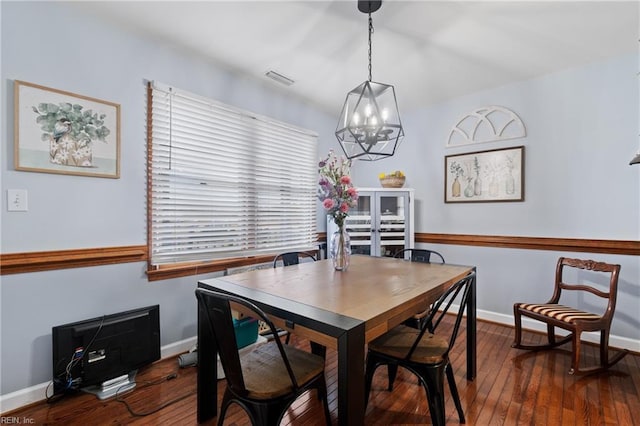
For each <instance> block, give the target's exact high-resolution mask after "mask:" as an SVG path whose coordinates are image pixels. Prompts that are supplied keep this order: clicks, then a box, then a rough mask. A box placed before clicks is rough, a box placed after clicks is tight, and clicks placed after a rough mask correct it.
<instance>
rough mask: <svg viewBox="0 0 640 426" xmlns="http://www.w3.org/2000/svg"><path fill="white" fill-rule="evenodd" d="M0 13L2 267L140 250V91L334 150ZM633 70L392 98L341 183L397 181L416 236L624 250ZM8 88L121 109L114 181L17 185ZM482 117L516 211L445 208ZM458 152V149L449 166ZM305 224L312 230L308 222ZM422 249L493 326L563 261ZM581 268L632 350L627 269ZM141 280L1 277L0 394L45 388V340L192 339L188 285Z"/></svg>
mask: <svg viewBox="0 0 640 426" xmlns="http://www.w3.org/2000/svg"><path fill="white" fill-rule="evenodd" d="M0 7H1V9H0V10H1V20H2V32H1V37H2V39H1V43H2V58H1V59H2V65H1V66H2V69H1V72H2V80H1V82H2V84H1V85H0V88H1V89H2V98H1V103H0V105H1V107H2V109H3V113H2V114H1V119H2V126H1V129H2V130H0V131H1V135H2V140H3V146H2V150H1V151H0V156H1V159H2V161H1V172H2V174H1V177H2V199H3V204H2V208H1V211H0V214H1V215H2V227H1V232H2V236H1V240H2V252H3V253H13V252H26V251H41V250H61V249H71V248H89V247H107V246H124V245H139V244H144V243H145V241H146V231H145V218H146V210H145V199H144V198H145V158H146V157H145V143H146V142H145V103H146V98H145V81H146V80H151V79H155V80H158V81H162V82H164V83H168V84H172V85H175V86H176V87H180V88H182V89H185V90H189V91H191V92H194V93H199V94H201V95H204V96H210V97H212V98H215V99H217V100H220V101H222V102H226V103H229V104H233V105H236V106H238V107H241V108H246V109H249V110H252V111H255V112H257V113H260V114H264V115H269V116H272V117H274V118H277V119H280V120H283V121H288V122H291V123H293V124H296V125H298V126H301V127H306V128H309V129H312V130H315V131H316V132H318V133H319V134H320V139H319V140H320V143H319V149H318V150H319V154H321V155H322V154H324V153H325V152H326V151H327V150H328V149H329V148H330V147H331V148H334V149H338V146H337V144H336V142H335V138H334V136H333V130H334V127H335V117H337V114H338V112H339V111H336V112H335V114H326V113H323V112H321V111H318V110H316V109H315V108H314V107H312V106H310V105H307V104H305V103H304V102H302V101H300V100H297V99H295V98H291V97H289V96H287V95H286V93H285V92H283V91H280V90H278V89H277V88H275V86H272V85H270V84H261V83H259V82H256V81H254V80H251V79H249V78H246V77H243V76H241V75H238V74H236V73H234V72H233V71H232V70H228V69H225V68H224V67H222V66H220V65H219V64H214V63H210V62H206V61H204V60H202V59H200V58H197V57H193V56H190V55H189V53H186V52H180V51H176V50H174V49H173V48H172V47H171V46H168V45H164V44H158V43H156V42H154V41H152V40H145V39H142V38H140V37H138V36H136V35H135V34H131V33H125V32H123V30H122V29H120V28H115V27H109V26H107V25H106V24H104V23H102V22H100V21H99V20H96V19H95V18H94V17H92V16H85V15H82V14H80V12H78V10H77V9H76V8H69V7H68V6H66V5H64V4H61V3H32V2H26V3H13V2H4V1H3V2H2V3H0ZM52 23H55V28H52V25H53V24H52ZM61 52H62V53H61ZM637 63H638V61H637V57H635V56H634V57H625V58H618V59H615V60H612V61H608V62H606V63H602V64H593V65H592V66H589V67H585V68H581V69H576V70H567V71H565V72H562V73H557V74H553V75H549V76H546V77H544V78H540V79H537V80H532V81H527V82H523V83H520V84H515V85H511V86H508V87H503V88H499V89H495V90H489V91H486V92H482V93H477V94H473V95H469V96H466V97H463V98H459V99H455V100H453V101H450V102H447V103H443V104H440V105H435V106H432V107H429V108H424V109H420V110H416V111H403V110H402V99H401V97H400V94H399V95H398V96H399V103H400V107H401V113H403V120H404V124H405V127H406V133H407V137H406V139H405V141H404V143H403V145H402V146H401V147H400V149H399V153H398V155H397V156H396V157H393V158H390V159H388V160H384V161H382V162H375V163H371V164H367V163H357V164H356V165H355V166H354V179H355V181H356V183H357V185H358V186H363V187H364V186H377V185H378V182H377V178H376V176H377V174H378V173H379V172H381V171H391V170H395V169H402V170H404V171H405V172H406V173H407V175H408V182H407V186H411V187H414V188H415V189H416V200H417V210H416V213H417V215H416V218H417V221H416V225H417V226H416V230H417V231H418V232H444V233H471V234H499V235H525V236H549V237H575V238H605V239H606V238H611V239H631V240H638V239H639V238H640V206H639V205H640V167H638V166H634V167H629V166H627V163H628V161H629V159H630V158H631V157H632V155H633V154H634V153H635V151H636V150H637V148H638V80H637V77H635V73H636V71H637ZM14 79H19V80H25V81H29V82H33V83H37V84H41V85H44V86H49V87H54V88H57V89H62V90H68V91H71V92H74V93H79V94H84V95H87V96H92V97H97V98H101V99H105V100H109V101H112V102H117V103H120V104H121V106H122V138H121V139H122V157H121V161H122V162H121V178H120V179H117V180H113V179H100V178H89V177H73V176H63V175H54V174H44V173H29V172H16V171H15V170H14V169H13V154H12V149H13V144H12V141H13V125H12V123H13V80H14ZM350 88H351V87H348V88H346V89H345V90H347V89H350ZM340 101H341V100H338V102H337V103H338V104H339V103H340ZM489 104H497V105H503V106H505V107H508V108H511V109H513V110H514V111H516V112H517V113H518V114H520V116H521V117H522V119H523V121H524V122H525V125H526V126H527V131H528V136H527V138H526V139H522V140H515V141H511V142H509V143H505V144H504V145H501V146H512V145H521V144H524V145H526V188H525V196H526V201H525V202H524V203H486V204H465V205H449V204H444V203H443V202H442V189H443V186H444V182H443V170H442V167H443V166H442V164H443V157H444V155H447V154H449V153H451V152H450V151H451V150H445V149H444V144H445V141H446V137H447V135H448V132H449V130H450V129H451V127H452V125H453V123H454V122H455V121H456V120H457V119H459V118H460V116H461V115H462V114H463V113H466V112H469V111H471V110H472V109H474V108H477V107H480V106H484V105H489ZM337 107H338V108H339V107H340V105H338V106H337ZM491 147H493V146H489V145H483V146H482V147H479V149H489V148H491ZM469 150H471V149H469ZM458 151H463V150H461V149H458V150H454V151H453V152H458ZM9 188H11V189H13V188H16V189H27V190H28V192H29V211H28V212H27V213H14V212H11V213H8V212H7V211H6V190H7V189H9ZM318 218H319V223H318V229H319V230H324V227H325V225H324V221H323V215H322V212H321V211H319V212H318ZM436 248H437V249H439V250H441V251H442V252H443V254H445V256H446V258H447V261H449V262H455V263H471V264H475V265H478V270H479V278H478V285H479V304H478V306H479V309H480V310H481V311H482V312H483V313H485V314H486V316H491V315H493V316H494V317H495V318H497V319H501V318H502V319H506V320H508V315H510V309H511V305H512V303H513V301H515V300H517V299H519V300H528V299H530V298H533V297H534V296H535V297H537V298H539V297H541V296H540V295H542V296H544V297H546V295H547V292H548V288H549V285H550V279H551V277H552V273H553V268H554V265H555V260H556V259H557V257H558V255H560V254H567V253H554V252H536V251H528V250H505V249H498V248H475V247H454V246H441V247H436ZM568 254H569V255H576V256H585V254H575V253H573V254H572V253H568ZM590 257H597V258H598V259H602V260H606V261H615V262H619V263H621V264H622V265H623V271H622V277H621V296H622V297H621V300H620V309H619V314H618V315H616V319H615V321H614V332H615V333H616V334H618V335H619V336H622V337H624V338H627V339H630V341H632V342H634V344H636V345H638V344H640V343H639V342H640V331H638V330H640V323H639V320H638V311H639V306H638V305H639V303H640V302H639V301H640V290H639V283H640V271H639V270H640V260H639V259H638V257H630V256H602V255H593V256H590ZM144 270H145V264H143V263H131V264H122V265H110V266H99V267H92V268H78V269H70V270H61V271H53V272H38V273H30V274H18V275H6V276H2V277H1V278H2V283H1V286H0V297H1V300H0V309H1V311H0V320H1V336H2V338H1V342H0V344H1V346H0V359H1V362H2V365H1V367H0V377H1V384H0V394H2V395H4V394H7V393H9V392H13V391H16V390H19V389H24V388H27V387H29V386H33V385H36V384H40V383H43V382H46V381H48V380H50V378H51V360H50V353H51V336H50V333H51V326H53V325H57V324H61V323H65V322H69V321H75V320H79V319H84V318H88V317H94V316H99V315H102V314H105V313H112V312H117V311H121V310H125V309H129V308H134V307H138V306H144V305H150V304H155V303H159V304H160V305H161V329H162V341H161V343H162V345H168V344H171V343H174V342H177V341H180V340H182V339H187V338H190V337H193V336H194V335H195V322H196V315H195V301H194V297H193V290H194V288H195V285H196V281H197V280H198V279H199V278H202V277H185V278H181V279H175V280H166V281H158V282H151V283H150V282H148V281H147V280H146V276H145V273H144ZM536 300H538V299H536Z"/></svg>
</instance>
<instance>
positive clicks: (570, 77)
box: [354, 55, 640, 350]
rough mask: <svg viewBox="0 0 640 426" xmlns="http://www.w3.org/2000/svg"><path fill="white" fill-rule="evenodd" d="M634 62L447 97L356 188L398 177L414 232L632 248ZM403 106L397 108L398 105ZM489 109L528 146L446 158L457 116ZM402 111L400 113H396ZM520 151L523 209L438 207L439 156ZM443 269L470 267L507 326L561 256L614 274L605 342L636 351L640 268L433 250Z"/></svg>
mask: <svg viewBox="0 0 640 426" xmlns="http://www.w3.org/2000/svg"><path fill="white" fill-rule="evenodd" d="M638 58H639V57H638V55H629V56H625V57H619V58H615V59H612V60H609V61H606V62H602V63H594V64H591V65H589V66H585V67H581V68H577V69H569V70H565V71H562V72H558V73H554V74H550V75H546V76H543V77H540V78H537V79H533V80H528V81H525V82H521V83H517V84H511V85H508V86H504V87H500V88H496V89H492V90H486V91H483V92H479V93H474V94H470V95H467V96H464V97H460V98H456V99H453V100H451V101H448V102H444V103H441V104H438V105H435V106H431V107H428V108H423V109H419V110H416V111H409V112H408V113H407V114H404V115H403V120H404V121H403V124H404V125H405V127H406V129H407V130H406V133H407V136H406V137H405V141H404V143H403V145H402V146H401V147H400V148H399V152H398V154H397V155H396V156H394V157H392V158H390V159H389V160H385V162H380V163H372V164H365V163H363V164H359V165H358V167H357V168H356V173H355V176H354V180H355V181H356V182H357V183H358V185H363V186H365V185H366V186H376V185H377V184H378V182H377V175H378V173H379V172H381V171H387V172H388V171H393V170H403V171H404V172H405V173H406V175H407V182H406V185H405V186H407V187H413V188H415V194H416V196H415V198H416V215H415V218H416V229H417V231H418V232H433V233H451V234H479V235H512V236H513V235H514V236H529V237H557V238H585V239H612V240H636V241H637V240H639V239H640V167H638V166H637V165H635V166H629V165H628V163H629V161H630V160H631V158H632V157H633V155H634V153H635V152H636V151H637V150H638V148H639V143H640V141H639V138H638V133H639V128H638V126H639V121H638V116H639V114H640V112H639V105H640V101H639V93H640V91H639V79H638V77H637V75H636V74H637V72H638ZM401 102H402V99H401V98H399V99H398V103H399V104H400V105H402V103H401ZM487 105H499V106H504V107H506V108H509V109H511V110H513V111H515V112H516V113H517V114H518V115H519V116H520V118H521V119H522V120H523V122H524V124H525V127H526V129H527V136H526V137H525V138H521V139H513V140H507V141H501V142H497V143H496V142H494V143H484V144H478V145H477V146H470V145H467V146H464V147H456V148H445V144H446V141H447V138H448V136H449V132H450V131H451V128H452V127H453V126H454V124H455V123H457V122H458V120H460V119H461V118H462V117H463V116H464V114H465V113H468V112H471V111H473V110H475V109H477V108H480V107H483V106H487ZM401 112H402V111H401ZM520 145H524V146H525V201H524V202H508V203H466V204H445V203H444V202H443V189H444V157H445V156H446V155H451V154H457V153H462V152H473V151H482V150H487V149H494V148H501V147H510V146H520ZM432 247H433V248H434V249H436V250H438V251H441V252H442V254H443V255H444V256H445V259H446V260H447V261H448V262H454V263H461V264H473V265H477V266H478V271H479V273H478V289H479V290H478V308H479V309H480V310H482V311H486V312H483V313H482V314H483V315H484V316H485V317H489V318H491V319H494V320H497V321H505V322H511V320H510V319H509V316H511V315H512V312H513V310H512V309H513V302H515V301H532V302H535V301H539V302H544V301H546V300H547V299H548V298H549V297H550V296H551V294H550V292H551V289H550V285H552V282H553V281H552V280H553V276H554V273H555V264H556V261H557V259H558V257H559V256H569V257H580V258H593V259H597V260H602V261H607V262H613V263H619V264H621V265H622V269H621V275H620V281H619V299H618V305H617V308H616V316H615V319H614V322H613V329H612V333H613V334H616V335H618V336H622V337H625V338H628V339H632V341H630V342H626V343H628V344H629V345H630V346H628V347H630V348H633V349H635V350H639V349H640V257H638V256H614V255H601V254H592V253H565V252H541V251H531V250H508V249H499V248H480V247H461V246H440V245H434V246H432Z"/></svg>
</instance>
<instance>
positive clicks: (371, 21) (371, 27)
mask: <svg viewBox="0 0 640 426" xmlns="http://www.w3.org/2000/svg"><path fill="white" fill-rule="evenodd" d="M371 34H373V19H371V12H369V81H371Z"/></svg>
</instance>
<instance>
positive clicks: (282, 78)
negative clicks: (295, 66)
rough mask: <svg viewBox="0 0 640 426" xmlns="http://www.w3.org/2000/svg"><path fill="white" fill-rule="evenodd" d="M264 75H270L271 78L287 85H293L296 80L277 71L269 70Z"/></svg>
mask: <svg viewBox="0 0 640 426" xmlns="http://www.w3.org/2000/svg"><path fill="white" fill-rule="evenodd" d="M264 75H266V76H267V77H269V78H270V79H272V80H274V81H277V82H278V83H280V84H284V85H285V86H291V85H292V84H293V83H295V81H293V80H292V79H290V78H289V77H285V76H284V75H282V74H280V73H278V72H275V71H273V70H272V71H267V72H266V73H265V74H264Z"/></svg>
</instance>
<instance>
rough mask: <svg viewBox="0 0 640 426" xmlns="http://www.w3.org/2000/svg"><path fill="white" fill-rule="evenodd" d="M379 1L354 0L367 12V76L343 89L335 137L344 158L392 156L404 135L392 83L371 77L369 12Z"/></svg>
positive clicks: (378, 6) (371, 25)
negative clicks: (344, 92)
mask: <svg viewBox="0 0 640 426" xmlns="http://www.w3.org/2000/svg"><path fill="white" fill-rule="evenodd" d="M381 5H382V1H362V0H359V1H358V10H360V11H361V12H363V13H367V14H368V15H369V28H368V30H369V79H368V80H367V81H365V82H364V83H362V84H361V85H359V86H358V87H356V88H355V89H353V90H351V91H350V92H349V93H347V98H346V100H345V102H344V106H343V107H342V112H341V113H340V118H339V121H338V126H337V128H336V137H337V138H338V141H339V142H340V146H341V147H342V150H343V151H344V153H345V155H346V156H347V158H348V159H360V160H366V161H374V160H380V159H382V158H386V157H390V156H392V155H393V154H394V153H395V151H396V148H397V147H398V144H399V143H400V141H401V140H402V138H403V137H404V130H403V129H402V123H401V122H400V114H399V112H398V103H397V101H396V93H395V89H394V88H393V86H391V85H389V84H383V83H376V82H374V81H372V80H371V34H372V33H373V20H372V19H371V13H373V12H375V11H376V10H378V9H379V8H380V6H381Z"/></svg>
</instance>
